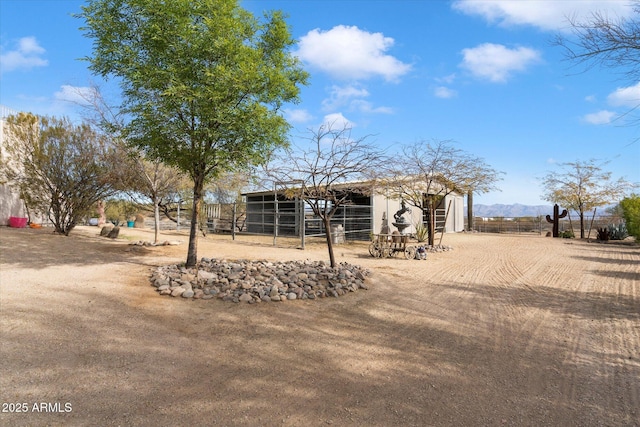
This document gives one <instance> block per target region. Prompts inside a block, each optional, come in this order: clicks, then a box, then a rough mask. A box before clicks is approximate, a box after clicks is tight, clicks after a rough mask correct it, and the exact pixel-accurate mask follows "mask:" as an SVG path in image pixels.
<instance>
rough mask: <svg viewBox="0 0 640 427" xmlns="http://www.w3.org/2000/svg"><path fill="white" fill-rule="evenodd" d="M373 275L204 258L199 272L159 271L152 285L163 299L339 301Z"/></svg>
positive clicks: (317, 264) (301, 264)
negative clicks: (168, 297)
mask: <svg viewBox="0 0 640 427" xmlns="http://www.w3.org/2000/svg"><path fill="white" fill-rule="evenodd" d="M370 274H371V272H370V271H369V270H366V269H363V268H362V267H359V266H355V265H351V264H347V263H340V265H339V266H338V267H336V268H331V267H330V266H329V265H327V264H325V263H324V262H323V261H291V262H270V261H248V260H239V261H225V260H217V259H209V258H202V260H201V262H200V264H199V267H198V269H195V268H185V267H182V266H178V265H168V266H162V267H158V268H157V269H156V270H155V271H154V272H153V274H152V276H151V284H152V285H153V286H154V287H155V288H156V289H157V291H158V292H159V293H160V295H170V296H173V297H178V296H180V297H183V298H194V299H212V298H216V299H221V300H222V301H229V302H236V303H238V302H246V303H249V304H253V303H258V302H269V301H285V300H295V299H316V298H325V297H330V296H332V297H338V296H342V295H345V294H347V293H349V292H355V291H357V290H359V289H368V288H367V285H366V284H365V278H366V277H367V276H369V275H370Z"/></svg>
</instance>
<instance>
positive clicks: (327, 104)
mask: <svg viewBox="0 0 640 427" xmlns="http://www.w3.org/2000/svg"><path fill="white" fill-rule="evenodd" d="M367 96H369V91H368V90H366V89H364V88H359V87H356V86H353V85H348V86H335V85H334V86H332V87H331V93H330V96H329V98H327V99H325V100H323V101H322V109H323V110H324V111H335V110H336V109H338V108H340V107H342V106H344V105H347V104H349V102H350V101H351V100H352V99H353V98H366V97H367Z"/></svg>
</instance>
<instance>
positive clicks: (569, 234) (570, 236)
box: [560, 230, 576, 239]
mask: <svg viewBox="0 0 640 427" xmlns="http://www.w3.org/2000/svg"><path fill="white" fill-rule="evenodd" d="M560 237H562V238H563V239H573V238H575V237H576V235H575V234H573V231H571V230H566V231H563V232H562V233H560Z"/></svg>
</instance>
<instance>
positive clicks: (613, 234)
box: [609, 224, 629, 240]
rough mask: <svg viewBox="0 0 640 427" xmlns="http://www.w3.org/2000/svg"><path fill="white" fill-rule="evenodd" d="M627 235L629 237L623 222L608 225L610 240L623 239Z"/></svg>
mask: <svg viewBox="0 0 640 427" xmlns="http://www.w3.org/2000/svg"><path fill="white" fill-rule="evenodd" d="M627 237H629V233H628V232H627V227H626V226H625V225H624V224H618V225H613V224H611V225H609V238H610V239H611V240H624V239H626V238H627Z"/></svg>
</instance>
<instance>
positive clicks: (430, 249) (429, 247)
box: [418, 244, 453, 252]
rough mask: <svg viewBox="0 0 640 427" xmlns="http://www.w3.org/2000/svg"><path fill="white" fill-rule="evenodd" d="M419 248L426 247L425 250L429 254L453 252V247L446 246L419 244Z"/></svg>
mask: <svg viewBox="0 0 640 427" xmlns="http://www.w3.org/2000/svg"><path fill="white" fill-rule="evenodd" d="M418 246H424V248H425V249H426V250H427V252H448V251H452V250H453V247H452V246H446V245H433V246H432V245H420V244H418Z"/></svg>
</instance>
